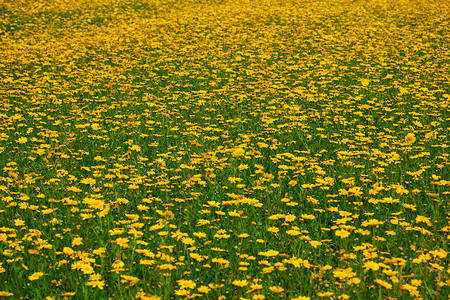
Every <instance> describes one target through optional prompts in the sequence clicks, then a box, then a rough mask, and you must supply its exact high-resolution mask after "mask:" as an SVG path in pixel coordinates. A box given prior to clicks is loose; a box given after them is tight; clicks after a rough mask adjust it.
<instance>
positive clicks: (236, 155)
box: [231, 147, 245, 157]
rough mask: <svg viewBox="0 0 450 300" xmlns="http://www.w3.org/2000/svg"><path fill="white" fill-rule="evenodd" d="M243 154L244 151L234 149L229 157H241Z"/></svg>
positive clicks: (239, 148)
mask: <svg viewBox="0 0 450 300" xmlns="http://www.w3.org/2000/svg"><path fill="white" fill-rule="evenodd" d="M244 154H245V150H244V149H242V148H241V147H238V148H234V149H233V152H231V155H233V156H234V157H238V156H243V155H244Z"/></svg>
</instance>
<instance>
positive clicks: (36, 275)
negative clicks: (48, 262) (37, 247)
mask: <svg viewBox="0 0 450 300" xmlns="http://www.w3.org/2000/svg"><path fill="white" fill-rule="evenodd" d="M42 276H44V273H42V272H35V273H33V274H31V276H28V279H29V280H31V281H34V280H38V279H39V278H40V277H42Z"/></svg>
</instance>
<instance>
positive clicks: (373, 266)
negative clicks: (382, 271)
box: [363, 260, 380, 271]
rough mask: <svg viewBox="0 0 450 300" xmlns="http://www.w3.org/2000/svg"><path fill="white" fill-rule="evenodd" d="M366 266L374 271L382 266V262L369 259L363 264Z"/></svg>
mask: <svg viewBox="0 0 450 300" xmlns="http://www.w3.org/2000/svg"><path fill="white" fill-rule="evenodd" d="M363 267H364V268H366V269H367V270H369V269H370V270H373V271H377V270H378V269H379V268H380V264H378V263H376V262H374V261H370V260H369V261H367V262H365V263H364V265H363Z"/></svg>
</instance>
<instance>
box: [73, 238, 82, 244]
mask: <svg viewBox="0 0 450 300" xmlns="http://www.w3.org/2000/svg"><path fill="white" fill-rule="evenodd" d="M79 245H83V238H82V237H76V238H74V239H73V240H72V246H79Z"/></svg>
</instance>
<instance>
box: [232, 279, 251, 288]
mask: <svg viewBox="0 0 450 300" xmlns="http://www.w3.org/2000/svg"><path fill="white" fill-rule="evenodd" d="M232 284H233V285H235V286H238V287H244V286H247V285H248V281H247V280H245V279H244V280H234V281H233V282H232Z"/></svg>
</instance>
